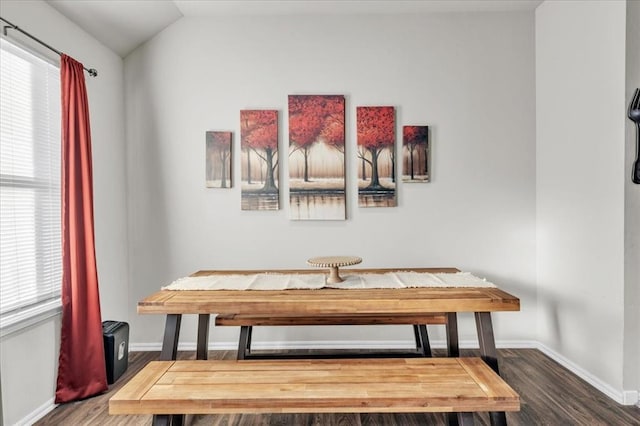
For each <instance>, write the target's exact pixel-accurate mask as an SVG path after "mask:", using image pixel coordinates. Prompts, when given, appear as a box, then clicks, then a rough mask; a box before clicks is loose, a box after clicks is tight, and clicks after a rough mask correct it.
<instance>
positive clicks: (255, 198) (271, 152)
mask: <svg viewBox="0 0 640 426" xmlns="http://www.w3.org/2000/svg"><path fill="white" fill-rule="evenodd" d="M240 147H241V149H242V153H243V159H242V208H243V210H277V209H278V208H279V203H278V196H277V195H278V184H277V181H278V111H276V110H242V111H240Z"/></svg>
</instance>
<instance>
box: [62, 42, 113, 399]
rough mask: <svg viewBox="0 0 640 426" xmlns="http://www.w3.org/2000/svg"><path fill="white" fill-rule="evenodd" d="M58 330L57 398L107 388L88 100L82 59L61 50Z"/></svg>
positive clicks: (74, 397) (80, 396) (87, 394)
mask: <svg viewBox="0 0 640 426" xmlns="http://www.w3.org/2000/svg"><path fill="white" fill-rule="evenodd" d="M60 77H61V89H62V188H61V192H62V331H61V337H60V357H59V364H58V383H57V388H56V403H61V402H69V401H73V400H76V399H81V398H86V397H89V396H92V395H96V394H98V393H101V392H103V391H105V390H107V389H108V385H107V377H106V368H105V359H104V347H103V341H102V319H101V316H100V296H99V294H98V273H97V269H96V256H95V244H94V233H93V173H92V166H91V130H90V129H89V103H88V101H87V91H86V87H85V82H84V70H83V66H82V64H81V63H79V62H77V61H76V60H74V59H73V58H70V57H69V56H66V55H62V59H61V62H60Z"/></svg>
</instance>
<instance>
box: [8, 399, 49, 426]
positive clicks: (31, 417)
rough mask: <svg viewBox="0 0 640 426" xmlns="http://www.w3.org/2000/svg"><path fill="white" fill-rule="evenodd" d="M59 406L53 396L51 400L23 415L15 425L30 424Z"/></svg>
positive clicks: (24, 425) (23, 425)
mask: <svg viewBox="0 0 640 426" xmlns="http://www.w3.org/2000/svg"><path fill="white" fill-rule="evenodd" d="M57 406H58V404H56V403H55V399H54V398H51V399H50V400H48V401H47V402H45V403H44V404H42V405H41V406H39V407H38V408H36V409H35V410H33V411H32V412H31V413H29V414H28V415H27V416H26V417H23V418H22V419H21V420H19V421H18V422H17V423H16V424H15V426H30V425H32V424H34V423H35V422H37V421H38V420H40V419H41V418H43V417H44V416H46V415H47V414H49V413H50V412H51V411H53V409H54V408H56V407H57Z"/></svg>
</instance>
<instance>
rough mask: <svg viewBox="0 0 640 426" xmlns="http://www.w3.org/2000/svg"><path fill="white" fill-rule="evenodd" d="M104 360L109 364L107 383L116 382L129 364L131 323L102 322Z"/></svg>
mask: <svg viewBox="0 0 640 426" xmlns="http://www.w3.org/2000/svg"><path fill="white" fill-rule="evenodd" d="M102 337H103V339H104V360H105V363H106V365H107V383H109V384H110V385H111V384H113V383H115V381H116V380H118V378H119V377H120V376H122V375H123V374H124V372H125V371H127V367H128V366H129V324H127V323H126V322H121V321H104V322H103V323H102Z"/></svg>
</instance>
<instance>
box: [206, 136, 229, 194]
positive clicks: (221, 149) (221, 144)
mask: <svg viewBox="0 0 640 426" xmlns="http://www.w3.org/2000/svg"><path fill="white" fill-rule="evenodd" d="M206 143H207V157H206V170H205V172H206V185H207V188H231V132H217V131H210V132H206Z"/></svg>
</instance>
